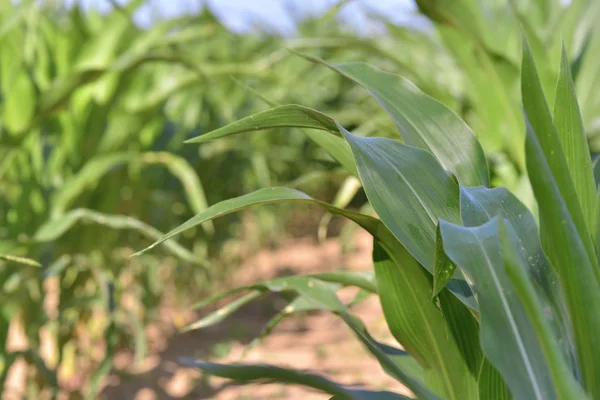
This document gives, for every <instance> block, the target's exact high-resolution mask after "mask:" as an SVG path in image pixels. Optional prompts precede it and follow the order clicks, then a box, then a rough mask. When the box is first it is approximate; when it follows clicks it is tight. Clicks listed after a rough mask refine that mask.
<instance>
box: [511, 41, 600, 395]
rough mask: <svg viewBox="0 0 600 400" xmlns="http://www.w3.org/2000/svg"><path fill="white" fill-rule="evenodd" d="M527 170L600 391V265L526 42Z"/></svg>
mask: <svg viewBox="0 0 600 400" xmlns="http://www.w3.org/2000/svg"><path fill="white" fill-rule="evenodd" d="M522 79H523V87H522V90H523V102H524V105H525V111H526V118H527V119H528V120H529V121H531V123H529V121H528V120H526V125H527V139H526V141H525V148H526V149H525V152H526V154H527V170H528V172H529V178H530V181H531V185H532V187H533V191H534V193H535V197H536V199H537V201H538V204H539V210H540V223H541V227H542V229H541V233H542V244H543V246H544V250H545V252H546V254H547V255H548V259H549V260H550V262H551V263H552V266H553V267H554V268H555V269H556V271H557V273H558V275H559V277H560V282H561V286H562V289H563V291H564V294H565V300H566V304H567V309H568V311H569V316H570V321H571V324H572V327H573V333H574V337H575V344H576V347H577V356H578V363H579V368H580V373H581V377H582V379H583V383H584V387H585V389H586V391H587V392H588V393H589V394H590V395H591V396H592V397H595V396H600V381H599V380H598V379H597V377H598V376H600V314H599V313H594V312H589V310H594V309H596V308H598V307H600V268H599V267H598V261H597V258H596V254H595V250H594V245H593V243H592V239H591V235H590V234H589V232H588V230H587V227H586V223H585V220H584V217H583V212H582V209H581V205H580V203H579V199H578V197H577V192H576V191H575V185H574V184H573V180H572V179H571V174H570V173H569V168H568V165H567V162H566V159H565V155H564V151H563V149H562V146H561V143H560V139H559V137H558V133H557V131H556V128H555V127H554V124H553V123H552V118H551V116H550V112H549V110H548V106H547V104H546V103H545V101H544V99H543V95H542V94H541V87H540V83H539V80H538V79H537V74H536V71H535V65H534V63H533V60H532V57H531V54H530V53H529V51H528V49H527V43H526V42H525V44H524V54H523V78H522Z"/></svg>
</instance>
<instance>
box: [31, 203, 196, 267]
mask: <svg viewBox="0 0 600 400" xmlns="http://www.w3.org/2000/svg"><path fill="white" fill-rule="evenodd" d="M80 221H83V222H88V223H89V222H92V223H95V224H99V225H104V226H106V227H109V228H111V229H118V230H120V229H130V230H134V231H136V232H139V233H140V234H142V235H143V236H145V237H147V238H149V239H151V240H158V239H160V238H161V237H162V236H163V233H162V232H160V231H158V230H156V229H155V228H153V227H152V226H150V225H148V224H145V223H143V222H142V221H139V220H137V219H135V218H132V217H128V216H125V215H109V214H103V213H99V212H97V211H94V210H88V209H85V208H78V209H75V210H71V211H69V212H67V213H66V214H63V215H62V216H61V217H59V218H54V219H50V220H48V221H47V222H46V223H44V224H43V225H42V226H40V227H39V228H38V230H37V231H36V233H35V235H34V237H33V239H34V240H35V241H37V242H51V241H54V240H57V239H58V238H60V237H61V236H63V235H64V234H66V233H67V232H68V231H69V230H70V229H71V228H72V227H73V226H74V225H75V224H76V223H78V222H80ZM165 247H166V248H167V249H168V250H169V251H170V252H171V253H173V254H174V255H176V256H178V257H180V258H181V259H182V260H185V261H187V262H190V263H192V264H198V265H204V266H207V265H208V263H207V262H206V261H205V260H203V259H200V258H198V257H196V256H194V254H192V253H191V252H190V251H189V250H188V249H186V248H185V247H183V246H181V245H180V244H179V243H177V242H175V241H173V240H170V241H167V243H165Z"/></svg>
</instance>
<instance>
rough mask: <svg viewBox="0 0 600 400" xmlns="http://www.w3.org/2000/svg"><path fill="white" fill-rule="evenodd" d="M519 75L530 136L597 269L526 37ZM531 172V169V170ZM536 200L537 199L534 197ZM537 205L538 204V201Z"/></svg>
mask: <svg viewBox="0 0 600 400" xmlns="http://www.w3.org/2000/svg"><path fill="white" fill-rule="evenodd" d="M521 74H522V75H521V92H522V96H523V106H524V108H525V114H526V118H527V120H528V122H529V124H530V125H531V132H532V133H534V134H535V136H536V138H537V142H538V143H539V146H540V149H541V150H542V152H543V155H544V158H545V159H546V160H547V162H548V166H549V167H550V171H551V173H552V179H553V181H554V182H555V185H556V187H557V188H558V190H559V192H560V195H561V197H562V199H563V201H564V204H565V205H566V207H567V209H568V212H569V214H570V215H571V219H572V221H573V223H574V224H575V226H576V227H577V231H578V232H579V236H580V239H581V241H582V243H583V245H584V246H585V249H586V251H587V252H588V256H589V257H590V259H593V264H594V265H597V261H596V256H595V252H594V246H593V243H592V240H591V236H590V233H589V231H588V230H587V226H586V222H585V216H584V214H583V210H582V207H581V203H580V202H579V198H578V195H577V191H576V190H575V184H574V183H573V179H572V175H571V173H570V170H569V165H568V163H567V159H566V156H565V150H564V149H563V146H562V143H561V139H560V136H559V134H558V131H557V129H556V126H555V125H554V122H553V121H552V115H551V114H550V109H549V108H548V103H547V102H546V99H545V97H544V92H543V90H542V86H541V83H540V79H539V77H538V74H537V70H536V66H535V61H534V59H533V56H532V54H531V51H530V50H529V45H528V43H527V39H526V38H525V37H523V65H522V68H521ZM526 123H527V121H526ZM528 129H529V128H528ZM529 136H531V135H529ZM528 140H529V138H528ZM527 166H528V170H529V173H530V174H531V173H532V171H531V170H530V163H529V161H528V163H527ZM531 168H534V167H533V166H531ZM536 172H537V171H536ZM536 198H538V196H537V193H536ZM538 202H540V203H541V201H540V199H539V198H538ZM540 208H541V206H540ZM555 267H556V265H555ZM598 277H599V278H600V271H598Z"/></svg>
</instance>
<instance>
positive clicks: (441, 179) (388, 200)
mask: <svg viewBox="0 0 600 400" xmlns="http://www.w3.org/2000/svg"><path fill="white" fill-rule="evenodd" d="M339 128H340V131H342V132H344V135H345V137H346V140H348V142H349V143H350V147H351V149H352V153H353V154H354V159H355V160H356V165H357V168H358V172H359V176H360V180H361V182H362V184H363V187H364V189H365V192H366V194H367V197H368V199H369V202H370V203H371V205H372V206H373V209H374V210H375V211H376V212H377V215H379V217H380V218H381V220H382V221H383V223H384V224H385V225H386V226H387V227H388V228H389V229H390V231H392V233H393V234H394V236H396V238H398V240H399V241H400V242H401V243H402V244H403V245H404V246H405V247H406V249H407V250H408V251H409V252H410V253H411V254H412V255H413V256H414V257H415V258H416V259H417V260H418V261H419V262H420V263H421V265H423V266H424V267H425V268H426V269H427V270H428V271H429V272H432V273H433V266H434V254H435V235H436V225H437V220H438V218H442V219H446V220H449V221H454V222H459V221H460V213H459V203H458V185H457V184H456V182H455V181H454V180H453V179H452V178H451V177H449V176H448V175H447V174H446V173H445V172H444V170H443V169H442V167H441V166H440V165H439V163H438V162H437V160H436V159H435V158H434V157H433V155H432V154H431V153H429V152H428V151H425V150H422V149H419V148H416V147H411V146H407V145H405V144H402V143H400V142H398V141H396V140H392V139H387V138H363V137H358V136H354V135H352V134H350V133H349V132H348V131H346V130H345V129H344V128H343V127H341V126H340V127H339Z"/></svg>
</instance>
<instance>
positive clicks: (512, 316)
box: [440, 218, 557, 400]
mask: <svg viewBox="0 0 600 400" xmlns="http://www.w3.org/2000/svg"><path fill="white" fill-rule="evenodd" d="M497 221H498V219H497V218H494V219H492V220H491V221H490V222H488V223H486V224H485V225H482V226H479V227H471V228H468V227H462V226H458V225H454V224H451V223H448V222H445V221H441V222H440V230H441V233H442V238H443V242H444V249H445V251H446V254H447V255H448V257H450V259H452V260H453V261H454V262H455V263H456V264H457V265H458V266H459V267H460V268H461V269H463V270H464V271H465V272H466V273H467V274H468V275H469V276H470V277H471V279H472V280H473V283H474V288H475V291H476V292H477V295H478V300H479V307H480V312H481V314H480V315H481V346H482V348H483V351H484V352H485V355H486V357H487V358H488V359H489V360H490V362H491V363H492V364H493V365H494V366H495V367H496V368H497V369H498V371H500V373H501V374H502V376H503V377H504V379H505V381H506V383H507V385H508V387H509V388H510V390H511V393H512V394H513V395H514V396H515V397H516V398H523V399H539V400H542V399H552V398H557V396H556V392H555V388H554V386H553V384H552V381H551V380H550V375H549V369H548V365H547V362H546V360H545V358H544V355H543V353H542V350H541V348H540V345H539V342H538V340H537V337H536V335H535V331H534V329H533V327H532V325H531V323H530V322H529V321H528V320H527V318H526V314H525V311H524V310H523V306H522V305H521V304H520V302H519V299H518V298H517V297H516V295H515V294H514V290H513V289H512V285H511V284H510V281H509V279H508V277H507V276H506V272H505V271H504V259H503V254H502V248H501V246H500V242H499V239H498V222H497ZM515 240H516V239H515Z"/></svg>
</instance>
